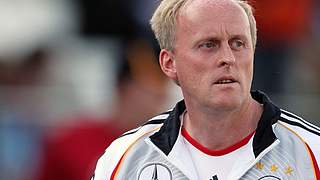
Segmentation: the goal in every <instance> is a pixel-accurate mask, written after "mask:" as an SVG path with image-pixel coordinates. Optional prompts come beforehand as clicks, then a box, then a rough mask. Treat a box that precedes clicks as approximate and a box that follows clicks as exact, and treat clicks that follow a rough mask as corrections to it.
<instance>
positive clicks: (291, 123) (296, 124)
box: [280, 117, 320, 136]
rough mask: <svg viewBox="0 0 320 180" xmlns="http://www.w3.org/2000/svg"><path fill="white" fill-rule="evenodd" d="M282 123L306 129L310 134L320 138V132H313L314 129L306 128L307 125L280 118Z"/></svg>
mask: <svg viewBox="0 0 320 180" xmlns="http://www.w3.org/2000/svg"><path fill="white" fill-rule="evenodd" d="M280 121H282V122H285V123H287V124H290V125H293V126H298V127H300V128H302V129H304V130H306V131H308V132H310V133H313V134H315V135H318V136H320V132H319V131H315V130H312V129H310V128H308V127H306V126H305V125H303V124H301V123H299V122H296V121H290V120H288V119H285V118H284V117H280Z"/></svg>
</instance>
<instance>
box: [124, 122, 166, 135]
mask: <svg viewBox="0 0 320 180" xmlns="http://www.w3.org/2000/svg"><path fill="white" fill-rule="evenodd" d="M165 120H166V119H153V120H150V121H147V122H146V123H144V124H143V125H142V126H140V127H139V128H136V129H133V130H131V131H128V132H126V133H124V134H122V135H121V136H120V137H123V136H127V135H130V134H134V133H136V132H138V131H139V130H140V128H141V127H143V126H146V125H150V124H151V125H152V124H162V123H164V121H165ZM120 137H119V138H120Z"/></svg>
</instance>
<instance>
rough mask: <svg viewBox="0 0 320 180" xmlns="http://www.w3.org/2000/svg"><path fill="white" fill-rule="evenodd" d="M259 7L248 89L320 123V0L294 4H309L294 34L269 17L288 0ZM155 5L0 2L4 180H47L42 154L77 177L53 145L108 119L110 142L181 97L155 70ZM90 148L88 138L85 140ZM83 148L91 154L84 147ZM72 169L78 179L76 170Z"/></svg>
mask: <svg viewBox="0 0 320 180" xmlns="http://www.w3.org/2000/svg"><path fill="white" fill-rule="evenodd" d="M300 1H301V2H300ZM257 2H258V1H252V4H253V6H254V7H256V11H255V12H256V15H257V20H258V21H259V22H258V46H257V53H256V59H255V67H256V69H255V77H254V83H253V88H254V89H262V90H264V91H266V92H267V93H268V94H269V95H270V96H271V97H272V100H273V101H274V102H276V103H278V104H279V105H280V106H281V107H284V108H286V109H289V110H291V111H294V112H295V113H297V114H300V115H301V116H303V117H305V118H307V120H308V121H311V122H313V123H315V124H318V125H319V124H320V112H319V111H318V107H319V106H320V98H319V97H320V79H319V77H320V72H319V68H320V61H319V58H318V57H319V56H320V36H319V34H320V33H319V32H320V21H319V19H320V3H319V1H315V0H308V1H304V0H296V2H295V3H298V4H299V3H306V2H307V3H309V4H306V5H305V6H302V5H300V6H298V5H297V7H301V8H304V9H300V10H301V11H300V10H299V9H296V12H295V13H297V15H295V16H291V17H290V16H289V18H290V19H289V20H290V21H292V22H297V23H298V22H300V21H301V22H303V23H305V24H303V25H301V24H298V25H297V26H296V32H295V33H292V34H290V33H288V32H285V31H283V32H282V30H285V28H284V27H286V26H288V27H289V26H292V27H294V24H295V23H293V24H290V23H286V22H289V21H287V20H286V19H285V18H283V19H278V20H275V19H272V18H277V16H278V14H277V12H285V9H286V8H282V9H280V10H277V9H275V8H277V6H278V5H279V4H281V5H282V6H283V7H285V6H286V5H288V7H291V6H292V5H291V4H286V2H287V1H285V0H282V1H281V0H280V1H271V0H268V1H266V0H259V3H261V4H255V3H257ZM280 2H281V3H280ZM288 2H289V1H288ZM157 3H158V1H156V0H154V1H153V0H135V1H127V0H73V1H64V0H55V1H50V0H41V1H40V0H29V1H21V2H20V1H19V2H18V1H10V0H3V1H1V2H0V144H1V146H0V159H1V161H0V179H11V180H29V179H41V178H40V177H39V176H41V177H42V179H49V178H48V177H46V175H45V174H44V172H42V171H44V170H43V168H44V167H45V168H50V166H51V164H46V158H48V157H47V156H46V154H51V155H52V156H54V157H55V158H53V159H56V160H57V161H53V162H51V161H50V163H52V164H54V167H52V169H54V168H57V167H61V168H60V169H59V168H58V169H59V171H58V170H57V171H56V172H58V173H61V177H65V178H66V179H81V178H80V177H79V178H77V177H71V176H70V177H71V178H68V173H69V172H70V171H71V170H70V171H69V170H68V168H70V169H71V168H72V167H74V166H73V165H70V166H69V165H68V166H64V165H66V164H67V163H66V162H69V160H70V159H67V158H66V161H64V159H63V157H62V155H61V154H63V153H65V151H67V150H66V149H61V148H59V146H61V147H66V146H67V145H66V144H68V143H65V142H64V141H74V142H73V143H76V142H78V139H76V138H75V134H74V133H71V131H72V132H75V131H78V132H80V133H82V134H83V135H84V137H86V136H88V137H89V136H90V137H96V136H98V135H100V134H94V133H93V132H95V131H99V132H104V130H105V129H103V128H102V129H97V128H96V126H95V124H91V125H92V126H90V125H88V124H87V123H88V122H94V123H104V121H106V122H107V121H108V123H110V124H112V127H111V126H109V125H110V124H108V126H107V125H106V124H104V125H106V126H105V127H108V129H107V130H108V131H114V132H115V133H114V134H112V136H113V135H116V132H117V133H120V131H125V130H127V129H130V128H133V127H136V126H137V125H138V124H139V123H141V120H145V119H147V118H148V117H151V116H152V115H154V114H156V113H159V112H162V111H165V110H167V109H169V108H171V106H172V105H173V104H174V103H175V101H176V100H179V99H180V98H181V94H180V92H179V91H178V88H177V87H176V86H174V85H173V84H172V83H170V82H169V81H168V80H167V79H166V78H165V77H163V75H162V73H161V71H160V69H159V67H158V64H157V55H158V52H159V47H158V45H157V43H156V41H155V39H154V37H153V34H152V33H151V31H150V27H149V24H148V20H149V18H150V16H151V13H152V11H153V10H154V8H155V7H156V5H157ZM273 3H274V4H273ZM289 3H292V2H289ZM293 4H294V3H293ZM279 7H280V6H279ZM268 9H273V10H272V11H270V10H268ZM265 12H268V13H266V14H263V13H265ZM260 13H261V14H260ZM292 13H293V12H292ZM299 13H304V15H302V14H300V15H301V16H299ZM297 17H301V18H302V17H304V18H305V19H298V18H297ZM269 21H271V22H273V23H274V24H273V25H269ZM260 22H261V23H260ZM276 22H277V23H278V24H277V25H276V24H275V23H276ZM301 26H303V28H301ZM289 29H291V30H293V29H294V28H289ZM281 33H283V34H284V35H283V34H282V35H281ZM286 34H290V36H289V35H288V37H287V36H286ZM284 36H286V40H284V39H282V38H284ZM155 102H157V103H155ZM79 117H81V118H79ZM85 117H90V118H85ZM92 117H93V118H92ZM83 121H85V122H86V123H83ZM82 123H83V126H81V124H82ZM84 126H85V127H86V128H84ZM91 127H92V128H91ZM90 128H91V129H90ZM62 129H63V130H62ZM100 130H101V131H100ZM68 132H69V133H68ZM86 133H87V134H86ZM110 137H111V135H110ZM57 138H60V139H59V141H57ZM69 138H71V139H69ZM53 139H55V140H53ZM106 139H107V137H106ZM53 141H54V142H55V143H54V144H51V145H56V144H57V143H58V145H57V146H53V147H56V148H51V149H53V150H55V151H54V152H51V151H50V153H47V151H48V149H47V143H50V142H53ZM92 142H93V143H94V139H92V140H90V141H88V142H87V143H92ZM96 143H100V141H96ZM84 145H85V144H84ZM91 146H95V144H91ZM50 147H52V146H50ZM97 148H98V147H97ZM99 148H100V147H99ZM80 150H82V151H85V152H88V154H89V150H86V148H83V149H80ZM80 150H74V149H70V152H74V154H76V153H80V152H79V151H80ZM103 150H104V147H103V149H101V150H97V152H100V151H101V153H102V152H103ZM57 151H59V152H57ZM62 151H63V152H62ZM52 153H53V154H52ZM83 154H85V153H83ZM60 155H61V156H60ZM56 156H58V157H56ZM79 158H80V157H79ZM88 158H89V157H88ZM51 159H52V157H51ZM58 162H60V163H61V164H59V163H58ZM83 162H87V161H83ZM88 162H89V160H88ZM63 163H64V164H63ZM91 164H93V165H94V164H95V160H90V165H91ZM46 166H49V167H46ZM90 168H92V166H91V167H90ZM61 169H62V170H61ZM73 171H76V172H77V171H78V172H79V174H81V173H80V172H81V171H82V170H78V169H76V170H73ZM82 177H83V176H82ZM84 179H85V178H84Z"/></svg>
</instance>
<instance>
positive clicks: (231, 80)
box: [214, 77, 237, 84]
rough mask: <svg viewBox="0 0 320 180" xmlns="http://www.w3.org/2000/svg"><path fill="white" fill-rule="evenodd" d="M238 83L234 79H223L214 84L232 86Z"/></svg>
mask: <svg viewBox="0 0 320 180" xmlns="http://www.w3.org/2000/svg"><path fill="white" fill-rule="evenodd" d="M236 82H237V81H236V80H235V79H234V78H232V77H223V78H220V79H218V80H217V81H216V82H215V83H214V84H231V83H236Z"/></svg>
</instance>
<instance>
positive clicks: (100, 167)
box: [92, 113, 168, 180]
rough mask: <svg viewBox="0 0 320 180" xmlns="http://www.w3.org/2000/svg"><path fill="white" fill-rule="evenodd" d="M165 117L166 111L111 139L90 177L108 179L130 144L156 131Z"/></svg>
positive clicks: (130, 147) (166, 115) (95, 179)
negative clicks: (92, 175)
mask: <svg viewBox="0 0 320 180" xmlns="http://www.w3.org/2000/svg"><path fill="white" fill-rule="evenodd" d="M167 117H168V113H163V114H160V115H158V116H155V117H153V118H152V119H150V120H149V121H147V122H146V123H145V124H143V125H142V126H140V127H138V128H136V129H133V130H130V131H128V132H126V133H124V134H123V135H121V136H120V137H119V138H117V139H116V140H115V141H113V142H112V143H111V144H110V146H109V147H108V148H107V149H106V150H105V152H104V154H103V155H102V156H101V157H100V158H99V160H98V162H97V165H96V169H95V172H94V178H92V179H94V180H100V179H101V180H102V179H103V180H105V179H110V178H111V177H112V173H113V171H114V170H115V169H116V168H117V166H118V165H119V164H120V162H121V160H122V158H123V157H124V156H125V154H126V153H127V152H128V151H130V149H132V146H134V145H135V144H137V143H138V142H141V141H144V140H145V139H146V138H148V137H149V136H150V135H152V134H154V133H155V132H157V131H158V130H159V129H160V128H161V126H162V125H163V122H164V121H165V119H166V118H167Z"/></svg>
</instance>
